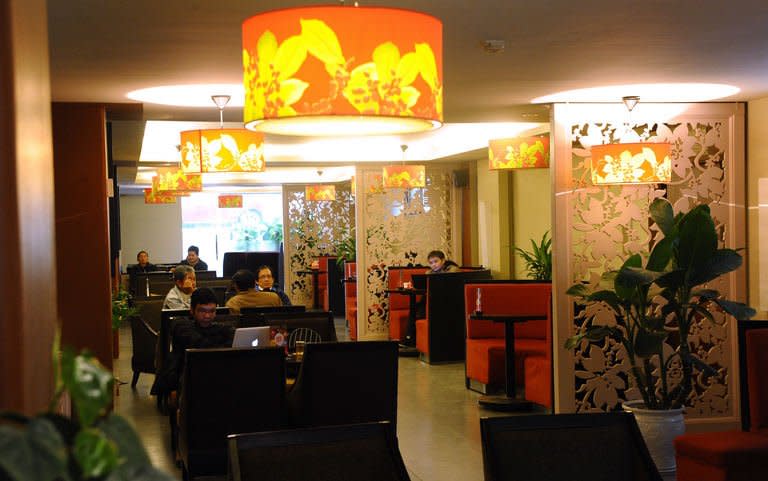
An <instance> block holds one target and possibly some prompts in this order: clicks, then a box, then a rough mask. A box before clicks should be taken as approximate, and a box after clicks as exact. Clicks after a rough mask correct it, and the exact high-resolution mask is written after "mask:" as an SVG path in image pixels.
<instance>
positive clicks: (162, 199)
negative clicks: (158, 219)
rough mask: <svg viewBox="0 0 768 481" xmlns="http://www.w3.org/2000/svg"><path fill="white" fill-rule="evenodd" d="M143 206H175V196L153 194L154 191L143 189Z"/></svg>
mask: <svg viewBox="0 0 768 481" xmlns="http://www.w3.org/2000/svg"><path fill="white" fill-rule="evenodd" d="M144 203H145V204H175V203H176V196H175V195H173V194H164V193H159V192H155V190H154V189H152V188H148V189H144Z"/></svg>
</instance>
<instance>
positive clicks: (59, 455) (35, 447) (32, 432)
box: [0, 418, 70, 481]
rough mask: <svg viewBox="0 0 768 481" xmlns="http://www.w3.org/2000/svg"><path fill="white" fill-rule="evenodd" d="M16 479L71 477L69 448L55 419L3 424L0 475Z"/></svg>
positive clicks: (0, 426)
mask: <svg viewBox="0 0 768 481" xmlns="http://www.w3.org/2000/svg"><path fill="white" fill-rule="evenodd" d="M3 471H4V472H5V473H7V474H8V476H10V479H12V480H15V481H26V480H37V479H44V480H48V479H51V480H53V479H57V480H61V481H68V480H69V479H70V478H69V474H68V472H67V448H66V445H65V444H64V441H63V440H62V438H61V435H60V434H59V432H58V431H57V430H56V428H55V427H54V425H53V423H51V422H50V421H49V420H47V419H44V418H34V419H32V420H31V421H30V422H29V423H28V424H27V425H26V426H24V427H23V428H21V429H16V428H13V427H11V426H7V425H0V477H2V473H3Z"/></svg>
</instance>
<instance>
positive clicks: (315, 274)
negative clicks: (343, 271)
mask: <svg viewBox="0 0 768 481" xmlns="http://www.w3.org/2000/svg"><path fill="white" fill-rule="evenodd" d="M327 273H328V271H321V270H320V269H310V270H308V271H307V270H305V271H296V274H299V275H301V276H306V275H311V276H312V309H318V308H319V307H320V288H319V286H320V274H327Z"/></svg>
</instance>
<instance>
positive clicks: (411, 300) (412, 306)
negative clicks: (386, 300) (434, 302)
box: [384, 287, 427, 343]
mask: <svg viewBox="0 0 768 481" xmlns="http://www.w3.org/2000/svg"><path fill="white" fill-rule="evenodd" d="M384 292H386V293H388V294H399V295H402V296H408V328H407V329H406V331H405V337H406V339H405V340H408V338H411V340H412V342H414V343H415V342H416V296H423V295H424V294H426V293H427V291H426V290H424V289H414V288H411V289H404V288H402V287H398V288H397V289H386V290H385V291H384Z"/></svg>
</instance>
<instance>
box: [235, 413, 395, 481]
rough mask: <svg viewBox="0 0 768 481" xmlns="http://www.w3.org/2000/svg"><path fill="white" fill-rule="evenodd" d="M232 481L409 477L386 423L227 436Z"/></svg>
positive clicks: (382, 480) (378, 480)
mask: <svg viewBox="0 0 768 481" xmlns="http://www.w3.org/2000/svg"><path fill="white" fill-rule="evenodd" d="M229 460H230V472H231V473H232V479H233V480H234V481H255V480H258V481H304V480H310V479H311V480H312V481H359V480H366V481H409V480H410V478H409V476H408V471H407V470H406V468H405V464H404V463H403V458H402V456H401V455H400V449H399V448H398V445H397V438H396V437H395V436H394V432H393V428H392V427H391V426H390V425H389V423H369V424H354V425H342V426H325V427H320V428H311V429H291V430H285V431H275V432H263V433H248V434H238V435H234V436H230V437H229Z"/></svg>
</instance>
